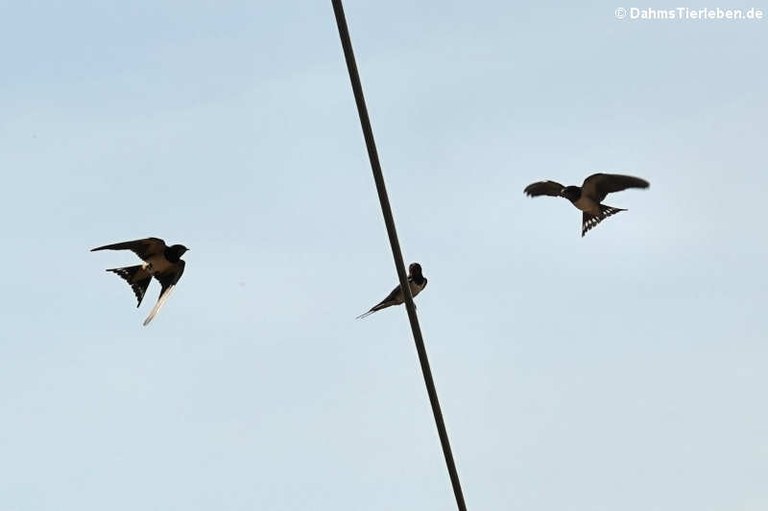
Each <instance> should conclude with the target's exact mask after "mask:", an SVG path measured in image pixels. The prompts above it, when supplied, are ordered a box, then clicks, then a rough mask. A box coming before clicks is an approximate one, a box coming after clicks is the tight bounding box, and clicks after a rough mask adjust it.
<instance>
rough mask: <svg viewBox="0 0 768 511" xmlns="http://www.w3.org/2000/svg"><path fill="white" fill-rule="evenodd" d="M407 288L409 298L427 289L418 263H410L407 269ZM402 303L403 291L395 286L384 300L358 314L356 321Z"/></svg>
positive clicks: (403, 299)
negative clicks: (408, 288) (409, 289)
mask: <svg viewBox="0 0 768 511" xmlns="http://www.w3.org/2000/svg"><path fill="white" fill-rule="evenodd" d="M408 286H409V287H410V288H411V296H412V297H413V298H416V295H417V294H419V293H421V291H422V289H424V288H425V287H427V279H426V277H424V275H422V273H421V265H420V264H419V263H411V265H410V266H409V267H408ZM404 301H405V296H404V294H403V289H402V288H401V287H400V286H397V287H396V288H395V289H393V290H392V292H391V293H389V294H388V295H387V297H386V298H384V299H383V300H382V301H380V302H379V303H377V304H376V305H374V306H373V307H371V309H370V310H369V311H368V312H365V313H363V314H360V315H359V316H358V317H357V318H356V319H362V318H364V317H366V316H369V315H371V314H373V313H374V312H376V311H380V310H381V309H386V308H387V307H392V306H393V305H400V304H401V303H403V302H404Z"/></svg>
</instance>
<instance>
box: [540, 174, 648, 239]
mask: <svg viewBox="0 0 768 511" xmlns="http://www.w3.org/2000/svg"><path fill="white" fill-rule="evenodd" d="M648 186H650V184H649V183H648V181H646V180H645V179H640V178H639V177H633V176H624V175H622V174H592V175H591V176H589V177H588V178H587V179H585V180H584V182H583V183H582V184H581V186H563V185H561V184H560V183H557V182H555V181H539V182H537V183H531V184H529V185H528V186H526V187H525V193H526V195H528V196H529V197H538V196H540V195H549V196H550V197H565V198H566V199H568V200H569V201H571V203H573V205H574V206H576V207H577V208H578V209H580V210H581V211H582V212H583V213H582V215H581V235H582V237H583V236H584V235H585V234H586V233H587V231H588V230H590V229H591V228H593V227H594V226H596V225H597V224H599V223H600V222H602V221H603V220H605V219H606V218H608V217H609V216H611V215H615V214H616V213H618V212H619V211H626V209H620V208H614V207H612V206H606V205H605V204H600V203H601V202H603V200H604V199H605V196H606V195H608V194H609V193H613V192H620V191H621V190H626V189H627V188H648Z"/></svg>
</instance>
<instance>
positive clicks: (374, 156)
mask: <svg viewBox="0 0 768 511" xmlns="http://www.w3.org/2000/svg"><path fill="white" fill-rule="evenodd" d="M331 3H332V4H333V11H334V13H335V14H336V24H337V26H338V28H339V37H340V38H341V46H342V48H343V49H344V57H345V59H346V61H347V70H348V71H349V79H350V81H351V82H352V91H353V93H354V95H355V103H357V111H358V113H359V114H360V124H361V127H362V129H363V136H364V137H365V145H366V147H367V148H368V159H369V160H370V162H371V170H373V179H374V181H375V182H376V191H377V192H378V194H379V202H380V203H381V212H382V213H383V214H384V223H385V224H386V227H387V234H388V235H389V244H390V245H391V247H392V255H393V256H394V258H395V267H396V269H397V276H398V278H399V279H400V287H401V289H403V290H404V293H403V295H404V296H405V310H406V311H407V312H408V320H409V321H410V323H411V331H412V332H413V340H414V342H415V343H416V351H417V353H418V354H419V362H420V364H421V372H422V373H423V375H424V383H425V385H426V386H427V394H428V395H429V403H430V404H431V405H432V414H433V415H434V416H435V425H436V426H437V433H438V435H439V437H440V444H441V445H442V447H443V456H444V457H445V464H446V465H447V467H448V474H449V475H450V478H451V485H452V486H453V493H454V495H455V497H456V505H457V506H458V508H459V511H466V509H467V505H466V504H465V503H464V494H463V493H462V491H461V482H460V480H459V473H458V471H457V470H456V463H455V462H454V461H453V453H452V452H451V443H450V441H449V439H448V432H447V430H446V428H445V421H444V420H443V412H442V411H441V410H440V401H439V400H438V398H437V389H436V388H435V382H434V380H433V379H432V370H431V369H430V368H429V359H428V358H427V350H426V347H425V346H424V339H423V338H422V336H421V327H419V319H418V317H417V316H416V307H415V306H414V304H413V297H412V296H411V287H410V286H409V285H408V276H407V275H406V273H405V264H404V263H403V254H402V252H401V250H400V242H399V241H398V240H397V231H396V230H395V219H394V217H393V216H392V208H391V207H390V205H389V197H388V196H387V188H386V186H385V184H384V175H383V174H382V171H381V164H380V163H379V155H378V152H377V151H376V142H375V141H374V139H373V130H372V129H371V120H370V119H369V117H368V108H367V107H366V106H365V97H364V96H363V86H362V84H361V83H360V74H359V73H358V71H357V64H356V63H355V55H354V53H353V51H352V41H351V39H350V37H349V28H348V27H347V20H346V17H345V16H344V7H343V6H342V4H341V0H331Z"/></svg>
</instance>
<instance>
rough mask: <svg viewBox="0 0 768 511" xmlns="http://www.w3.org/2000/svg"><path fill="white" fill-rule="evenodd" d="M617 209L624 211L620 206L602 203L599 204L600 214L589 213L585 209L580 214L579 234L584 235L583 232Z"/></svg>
mask: <svg viewBox="0 0 768 511" xmlns="http://www.w3.org/2000/svg"><path fill="white" fill-rule="evenodd" d="M619 211H626V209H621V208H614V207H613V206H606V205H604V204H600V214H599V215H590V214H589V213H587V212H586V211H585V212H584V213H583V214H582V216H581V236H582V238H583V237H584V235H585V234H587V231H588V230H590V229H591V228H593V227H594V226H596V225H597V224H599V223H600V222H602V221H603V220H605V219H606V218H608V217H609V216H613V215H615V214H616V213H618V212H619Z"/></svg>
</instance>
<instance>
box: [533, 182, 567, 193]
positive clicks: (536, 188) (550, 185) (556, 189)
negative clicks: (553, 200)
mask: <svg viewBox="0 0 768 511" xmlns="http://www.w3.org/2000/svg"><path fill="white" fill-rule="evenodd" d="M563 188H565V187H564V186H563V185H561V184H560V183H558V182H556V181H538V182H536V183H531V184H529V185H528V186H526V187H525V190H523V191H524V192H525V194H526V195H527V196H528V197H539V196H540V195H549V196H550V197H559V196H560V192H562V191H563Z"/></svg>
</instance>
